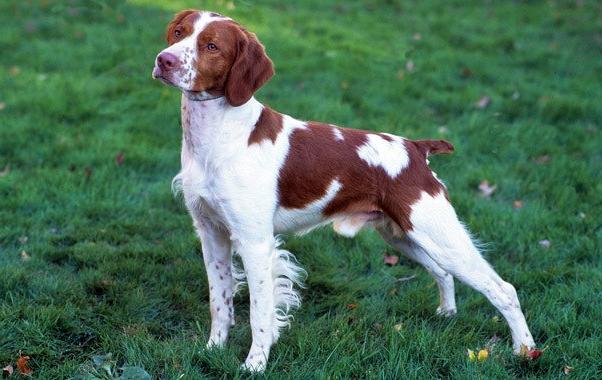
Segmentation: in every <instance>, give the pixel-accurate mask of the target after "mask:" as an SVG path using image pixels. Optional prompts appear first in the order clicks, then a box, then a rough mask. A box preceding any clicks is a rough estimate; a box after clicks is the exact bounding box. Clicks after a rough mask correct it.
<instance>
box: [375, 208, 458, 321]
mask: <svg viewBox="0 0 602 380" xmlns="http://www.w3.org/2000/svg"><path fill="white" fill-rule="evenodd" d="M392 223H394V222H393V221H392V220H390V219H388V220H387V221H386V222H385V224H384V225H382V224H379V225H376V230H377V231H378V233H379V234H380V235H381V236H382V238H383V239H384V240H385V241H386V242H387V243H388V244H390V245H391V246H392V247H393V248H395V249H397V250H398V251H400V252H401V253H402V254H404V255H405V256H406V257H408V258H409V259H411V260H413V261H415V262H417V263H418V264H420V265H422V266H423V267H424V268H425V269H426V270H427V272H428V273H429V274H430V275H431V276H433V278H434V279H435V281H436V282H437V287H438V288H439V307H437V314H439V315H444V316H451V315H454V314H456V311H457V310H456V296H455V290H454V278H453V276H452V275H451V274H449V273H448V272H446V271H444V270H443V269H442V268H441V267H440V266H439V265H438V264H437V263H436V262H435V261H433V259H431V258H430V256H429V255H428V254H427V253H426V252H425V251H424V249H422V247H420V246H419V245H417V244H415V243H414V242H412V241H411V240H410V239H408V238H407V237H406V236H405V235H404V234H403V232H401V231H398V232H397V233H396V231H395V228H394V227H393V226H392Z"/></svg>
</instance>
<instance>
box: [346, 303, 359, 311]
mask: <svg viewBox="0 0 602 380" xmlns="http://www.w3.org/2000/svg"><path fill="white" fill-rule="evenodd" d="M356 308H357V304H356V303H350V304H347V309H349V310H354V309H356Z"/></svg>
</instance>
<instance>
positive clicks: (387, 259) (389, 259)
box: [383, 253, 399, 266]
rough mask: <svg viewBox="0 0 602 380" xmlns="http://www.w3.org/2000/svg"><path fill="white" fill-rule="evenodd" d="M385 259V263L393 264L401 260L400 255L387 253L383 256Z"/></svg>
mask: <svg viewBox="0 0 602 380" xmlns="http://www.w3.org/2000/svg"><path fill="white" fill-rule="evenodd" d="M383 261H384V262H385V264H387V265H390V266H393V265H395V264H397V263H398V262H399V256H395V255H388V254H387V253H385V254H384V256H383Z"/></svg>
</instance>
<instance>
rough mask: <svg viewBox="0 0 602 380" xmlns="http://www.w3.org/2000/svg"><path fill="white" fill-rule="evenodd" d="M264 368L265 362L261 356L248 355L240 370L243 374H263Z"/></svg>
mask: <svg viewBox="0 0 602 380" xmlns="http://www.w3.org/2000/svg"><path fill="white" fill-rule="evenodd" d="M265 366H266V360H265V358H264V357H263V355H249V356H248V357H247V360H245V362H244V364H242V365H241V366H240V369H241V370H243V371H245V372H263V371H264V370H265Z"/></svg>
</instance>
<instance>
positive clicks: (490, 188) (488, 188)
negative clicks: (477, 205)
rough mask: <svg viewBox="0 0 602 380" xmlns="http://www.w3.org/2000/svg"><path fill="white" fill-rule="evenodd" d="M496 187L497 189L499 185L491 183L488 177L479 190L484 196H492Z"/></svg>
mask: <svg viewBox="0 0 602 380" xmlns="http://www.w3.org/2000/svg"><path fill="white" fill-rule="evenodd" d="M495 189H497V185H490V184H489V181H487V180H486V179H485V180H483V181H481V183H480V184H479V191H480V192H481V196H483V197H484V198H490V197H491V194H493V192H494V191H495Z"/></svg>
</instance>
